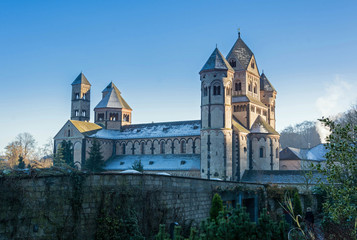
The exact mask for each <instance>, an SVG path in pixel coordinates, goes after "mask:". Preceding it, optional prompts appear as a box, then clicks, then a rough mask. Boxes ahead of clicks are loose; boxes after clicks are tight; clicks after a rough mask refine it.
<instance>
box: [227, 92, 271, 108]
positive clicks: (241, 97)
mask: <svg viewBox="0 0 357 240" xmlns="http://www.w3.org/2000/svg"><path fill="white" fill-rule="evenodd" d="M232 102H233V103H238V102H252V103H254V104H256V105H258V106H261V107H265V108H266V107H267V106H265V105H264V103H262V102H261V101H259V100H257V99H255V98H253V97H251V96H248V95H239V96H234V97H232Z"/></svg>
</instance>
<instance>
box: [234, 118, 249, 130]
mask: <svg viewBox="0 0 357 240" xmlns="http://www.w3.org/2000/svg"><path fill="white" fill-rule="evenodd" d="M232 124H233V127H235V128H237V129H238V131H239V132H244V133H249V130H248V129H246V128H245V127H244V126H243V124H241V123H240V122H239V120H238V119H237V118H235V117H234V116H233V118H232Z"/></svg>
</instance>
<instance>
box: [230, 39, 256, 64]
mask: <svg viewBox="0 0 357 240" xmlns="http://www.w3.org/2000/svg"><path fill="white" fill-rule="evenodd" d="M253 55H254V54H253V52H252V51H251V50H250V49H249V47H248V46H247V45H246V44H245V43H244V42H243V40H242V39H241V37H240V34H239V36H238V40H237V41H236V42H235V44H234V45H233V47H232V49H231V50H230V51H229V53H228V55H227V59H229V58H231V57H234V58H236V59H237V60H238V61H239V62H240V64H241V65H242V67H243V68H244V69H247V68H248V65H249V62H250V60H251V59H252V57H253Z"/></svg>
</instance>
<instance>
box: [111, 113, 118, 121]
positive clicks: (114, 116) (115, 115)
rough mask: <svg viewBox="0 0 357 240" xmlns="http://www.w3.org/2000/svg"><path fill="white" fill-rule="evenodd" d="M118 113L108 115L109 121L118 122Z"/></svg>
mask: <svg viewBox="0 0 357 240" xmlns="http://www.w3.org/2000/svg"><path fill="white" fill-rule="evenodd" d="M118 116H119V114H118V113H109V121H118V119H119V118H118Z"/></svg>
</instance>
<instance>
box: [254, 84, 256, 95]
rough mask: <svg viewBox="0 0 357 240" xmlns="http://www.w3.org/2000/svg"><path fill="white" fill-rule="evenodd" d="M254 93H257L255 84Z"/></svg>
mask: <svg viewBox="0 0 357 240" xmlns="http://www.w3.org/2000/svg"><path fill="white" fill-rule="evenodd" d="M254 93H257V84H254Z"/></svg>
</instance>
